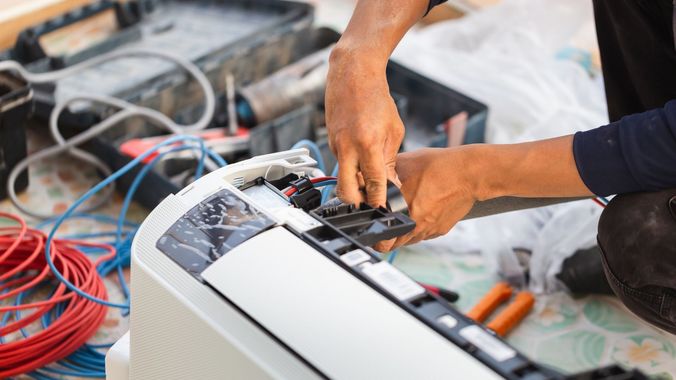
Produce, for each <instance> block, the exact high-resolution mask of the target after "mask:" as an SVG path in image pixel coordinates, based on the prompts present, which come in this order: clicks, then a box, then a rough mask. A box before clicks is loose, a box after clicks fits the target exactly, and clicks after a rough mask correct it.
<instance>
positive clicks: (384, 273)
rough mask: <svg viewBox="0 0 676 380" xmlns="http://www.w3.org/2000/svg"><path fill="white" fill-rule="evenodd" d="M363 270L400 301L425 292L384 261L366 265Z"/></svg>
mask: <svg viewBox="0 0 676 380" xmlns="http://www.w3.org/2000/svg"><path fill="white" fill-rule="evenodd" d="M363 271H364V274H365V275H367V276H369V277H370V278H371V279H372V280H373V281H375V282H376V283H377V284H378V285H380V286H382V287H383V288H385V290H387V291H388V292H390V293H392V295H393V296H395V297H397V299H399V300H400V301H403V300H406V299H409V298H411V297H415V296H418V295H421V294H423V293H425V289H424V288H423V287H422V286H420V285H419V284H418V283H417V282H415V281H413V280H411V279H410V278H409V277H408V276H406V275H405V274H403V273H401V272H400V271H399V269H397V268H395V267H393V266H392V265H390V264H389V263H387V262H385V261H381V262H379V263H377V264H374V265H371V266H368V267H366V268H364V269H363Z"/></svg>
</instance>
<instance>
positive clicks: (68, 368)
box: [0, 136, 226, 379]
mask: <svg viewBox="0 0 676 380" xmlns="http://www.w3.org/2000/svg"><path fill="white" fill-rule="evenodd" d="M193 143H197V144H198V146H197V147H196V146H194V145H192V144H193ZM176 144H181V145H176ZM165 146H168V147H170V149H169V150H168V151H164V152H162V153H160V154H159V155H157V156H155V157H154V158H153V160H151V161H150V162H149V163H148V164H147V165H145V166H144V167H143V168H142V169H141V170H140V171H139V172H138V173H137V174H136V177H135V179H134V181H133V183H132V185H131V186H130V188H129V191H128V192H127V194H126V196H125V199H124V202H123V205H122V208H121V210H120V214H119V218H118V219H114V218H110V217H107V216H100V215H90V214H81V213H79V214H77V213H74V214H72V215H69V212H70V211H72V210H74V209H75V208H77V202H83V201H85V200H86V199H87V198H88V197H91V196H92V195H93V194H94V193H95V192H96V191H99V190H101V189H103V188H104V187H105V185H106V183H105V182H106V181H113V180H115V178H116V176H119V175H122V174H124V173H126V172H128V171H129V170H131V169H132V168H133V167H134V166H135V165H137V164H138V163H140V162H142V161H143V159H145V158H146V157H148V156H150V155H152V154H154V153H155V152H156V151H158V150H160V149H162V148H164V147H165ZM195 149H197V150H199V151H201V158H200V161H199V162H198V166H197V169H196V174H195V176H196V177H199V176H201V174H202V171H203V165H204V158H205V157H206V156H207V155H208V156H210V157H211V158H212V160H214V161H215V162H217V163H218V164H219V165H220V166H225V164H226V163H225V161H224V160H223V159H222V158H221V157H219V156H218V155H217V154H215V153H214V152H212V151H210V150H208V149H206V147H205V146H204V143H203V141H201V139H199V138H197V137H192V136H174V137H172V138H169V139H168V140H166V141H164V142H162V143H161V144H158V145H157V146H155V147H153V148H152V149H150V150H148V151H146V152H144V153H143V154H142V155H141V156H139V157H137V159H135V160H133V161H132V162H130V163H129V164H128V165H126V166H125V167H124V168H122V169H120V170H118V171H116V172H115V173H114V174H113V176H112V177H110V178H107V179H106V180H104V183H100V184H99V185H97V186H95V187H94V188H93V189H91V190H90V191H89V192H87V193H86V194H85V195H83V196H82V197H80V199H78V201H77V202H76V204H74V205H72V206H71V208H69V210H68V211H67V212H66V213H65V214H64V215H62V216H60V217H58V218H55V219H53V220H49V221H46V222H43V223H41V224H40V225H39V226H41V227H46V226H48V225H50V224H53V227H52V229H51V233H50V236H48V237H46V239H45V236H44V234H42V235H41V236H42V241H43V242H44V243H43V247H44V246H45V245H48V246H50V247H52V248H50V249H44V248H43V251H42V252H41V254H40V255H39V257H40V258H41V259H42V263H43V265H44V264H46V270H47V271H46V273H47V274H46V275H48V276H49V277H50V278H52V276H53V277H56V278H57V279H58V280H59V281H61V282H60V283H59V287H58V288H57V289H62V290H63V287H64V285H65V287H66V288H68V287H70V286H71V285H72V286H73V287H74V288H75V289H77V290H75V289H66V290H65V291H66V292H67V293H66V294H68V295H69V296H72V297H76V298H79V299H84V300H86V301H87V302H90V303H93V304H95V305H99V306H101V307H103V309H104V315H105V310H106V309H107V308H106V306H114V307H119V308H121V309H123V312H124V311H126V312H128V307H129V306H128V297H129V290H128V288H127V286H126V282H125V280H124V276H123V274H122V267H123V266H128V265H129V260H130V257H131V251H130V249H131V241H132V239H133V236H134V234H135V232H136V228H138V225H136V224H134V223H130V222H126V213H127V210H128V208H129V205H130V203H131V199H132V197H133V195H134V192H135V191H136V190H137V189H138V186H139V185H140V183H141V182H142V180H143V178H144V177H145V175H146V174H147V173H148V172H149V171H150V170H151V169H152V167H153V166H154V165H155V164H156V163H157V162H159V161H160V160H161V159H162V158H163V157H164V156H165V155H167V154H171V153H173V152H176V151H181V150H195ZM71 217H72V218H91V219H96V220H99V221H102V222H104V223H114V224H115V225H116V230H115V231H114V232H113V233H97V234H80V235H74V236H70V237H69V238H70V239H75V238H77V239H84V238H92V237H101V236H110V235H112V236H114V237H115V241H114V242H113V243H112V246H111V245H101V244H91V243H83V242H82V240H73V241H72V244H74V248H76V249H78V250H79V251H80V253H81V254H82V255H84V253H82V252H84V251H90V253H92V254H100V253H101V250H103V251H104V253H108V254H107V255H105V256H103V257H100V258H99V259H97V261H96V265H95V275H96V276H98V278H99V279H100V278H103V277H105V276H106V275H108V274H109V273H110V272H112V271H114V270H117V274H118V280H119V282H120V286H121V288H122V291H123V293H124V296H125V298H126V299H127V301H126V302H125V303H122V304H116V303H111V302H108V301H107V299H106V298H105V297H103V298H101V297H99V296H98V295H97V293H93V292H91V291H90V290H89V289H87V288H84V287H81V286H80V283H76V282H73V280H72V279H71V278H70V277H68V273H67V272H65V271H64V267H63V265H60V264H59V263H60V261H59V260H60V256H59V255H60V253H61V251H59V250H57V249H56V248H54V247H53V246H54V245H55V244H57V243H59V242H64V241H66V240H64V239H63V238H60V239H56V238H53V237H52V235H53V234H54V233H55V232H56V230H57V229H58V228H59V226H60V224H61V223H63V222H64V221H65V220H66V219H67V218H71ZM21 226H23V227H25V223H23V222H21ZM125 228H126V229H125ZM129 228H131V229H129ZM38 232H39V231H38ZM50 242H52V243H50ZM13 244H14V245H17V244H18V243H13ZM1 247H2V246H0V253H1V252H2V250H1ZM113 247H114V249H113ZM110 249H113V251H112V252H113V253H112V255H111V254H110V251H109V250H110ZM33 255H37V253H33ZM3 257H4V254H2V255H0V259H2V258H3ZM85 258H86V257H85ZM87 260H88V259H87ZM10 264H12V263H10ZM20 265H21V267H17V268H14V269H12V270H11V271H10V273H8V274H6V275H3V276H5V277H8V278H9V277H10V276H12V275H16V274H18V273H19V272H21V271H25V270H28V269H30V268H28V264H25V263H22V264H20ZM0 266H1V263H0ZM96 272H97V273H96ZM28 277H29V278H28V279H27V280H26V279H22V278H12V279H11V280H9V281H8V282H6V283H5V282H0V293H2V292H4V293H5V294H3V295H2V296H3V297H12V296H14V297H15V306H13V307H11V308H7V313H6V314H5V316H4V318H3V319H2V320H0V331H3V329H9V328H11V329H12V331H17V329H18V331H20V332H21V333H22V335H23V337H24V339H23V341H28V340H29V339H32V338H33V336H30V335H29V334H28V333H27V331H25V330H24V329H23V327H25V325H24V324H22V325H20V326H17V325H14V324H12V325H8V326H6V325H7V322H8V321H9V316H10V313H9V312H13V313H14V314H13V315H14V317H15V319H16V320H17V321H18V320H21V321H24V320H26V321H27V320H29V319H30V320H31V322H28V323H29V324H30V323H32V322H33V321H36V320H37V319H40V320H41V323H42V328H43V330H42V331H45V330H47V331H52V329H53V327H52V326H54V325H57V326H59V325H60V324H59V322H58V321H60V320H61V318H63V316H64V315H65V316H66V317H67V316H68V309H67V307H65V305H64V303H63V302H59V303H57V301H59V300H60V298H55V297H60V294H59V293H57V291H53V292H52V295H51V296H50V298H49V299H50V302H49V305H51V306H50V308H49V310H47V311H45V312H44V313H42V314H41V316H40V315H38V316H35V317H34V316H33V315H32V314H31V315H29V316H27V317H21V315H20V310H23V309H27V308H29V307H28V306H26V305H23V304H21V301H23V300H24V299H25V298H26V297H27V296H28V295H29V294H30V293H31V292H32V291H33V290H35V289H36V288H37V287H39V286H41V285H44V284H45V281H44V279H43V278H35V276H33V275H30V276H28ZM62 278H63V279H65V280H66V281H68V283H66V282H63V281H62V280H61V279H62ZM1 280H2V279H0V281H1ZM41 280H42V281H41ZM26 281H30V283H26ZM3 286H4V287H5V288H3ZM10 286H18V288H17V289H12V291H11V293H8V292H6V291H4V290H6V288H7V287H10ZM104 290H105V287H104ZM82 294H86V295H87V296H83V295H82ZM30 305H31V306H42V303H40V302H33V303H31V304H30ZM44 308H47V305H45V306H44ZM3 311H5V310H4V309H2V308H0V314H1V313H2V312H3ZM96 327H97V328H98V325H96ZM80 329H83V330H85V329H84V328H83V327H80ZM95 331H96V328H95V329H94V332H95ZM41 333H42V332H41ZM1 335H2V334H0V337H1ZM36 335H37V334H36ZM0 342H1V340H0ZM79 342H80V343H79V344H78V345H75V350H70V352H66V353H65V354H64V356H65V355H68V356H66V357H64V356H59V357H56V358H54V357H51V358H50V359H51V361H54V360H59V361H58V364H59V366H56V367H55V366H47V367H44V365H45V364H46V363H49V361H48V362H46V363H45V362H44V361H43V362H39V363H33V364H32V365H30V366H24V367H22V370H23V371H24V372H28V374H29V375H30V376H32V377H34V378H37V379H53V377H51V376H50V375H49V374H56V375H69V376H77V377H105V367H104V365H105V355H104V354H103V353H101V352H98V351H97V349H99V348H105V347H109V346H110V344H84V343H85V342H86V339H85V341H84V342H83V341H82V340H80V341H79ZM38 365H39V368H40V369H39V370H37V369H36V368H38V367H36V366H38ZM2 369H3V360H2V356H1V355H0V370H2ZM20 373H21V372H20ZM1 374H2V373H1V372H0V376H1Z"/></svg>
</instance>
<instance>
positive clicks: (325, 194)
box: [322, 162, 339, 204]
mask: <svg viewBox="0 0 676 380" xmlns="http://www.w3.org/2000/svg"><path fill="white" fill-rule="evenodd" d="M338 169H339V167H338V163H337V162H336V165H335V166H334V167H333V171H332V172H331V176H332V177H336V178H337V177H338ZM333 188H334V186H333V185H329V186H325V187H324V188H323V189H322V204H324V203H326V201H328V200H329V197H330V196H331V191H332V190H333Z"/></svg>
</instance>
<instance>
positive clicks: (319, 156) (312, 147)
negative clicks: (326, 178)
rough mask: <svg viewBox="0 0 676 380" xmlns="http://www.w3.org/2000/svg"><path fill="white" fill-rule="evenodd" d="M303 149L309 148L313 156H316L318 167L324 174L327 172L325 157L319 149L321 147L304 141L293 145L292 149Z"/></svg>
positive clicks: (312, 142)
mask: <svg viewBox="0 0 676 380" xmlns="http://www.w3.org/2000/svg"><path fill="white" fill-rule="evenodd" d="M302 147H307V148H308V149H310V152H311V153H312V155H313V156H315V159H316V160H317V167H318V168H319V170H321V171H322V172H325V171H326V166H325V165H324V156H322V151H321V150H320V149H319V146H318V145H317V144H316V143H315V142H314V141H310V140H307V139H303V140H300V141H298V142H297V143H295V144H293V146H292V147H291V149H298V148H302Z"/></svg>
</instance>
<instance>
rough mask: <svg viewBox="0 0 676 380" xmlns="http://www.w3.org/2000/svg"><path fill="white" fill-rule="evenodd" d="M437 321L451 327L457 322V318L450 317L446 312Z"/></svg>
mask: <svg viewBox="0 0 676 380" xmlns="http://www.w3.org/2000/svg"><path fill="white" fill-rule="evenodd" d="M437 322H439V323H441V324H442V325H444V326H446V327H448V328H449V329H452V328H453V327H455V326H456V325H457V324H458V320H457V319H455V318H453V317H451V316H450V315H448V314H446V315H443V316H441V317H439V318H438V319H437Z"/></svg>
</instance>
